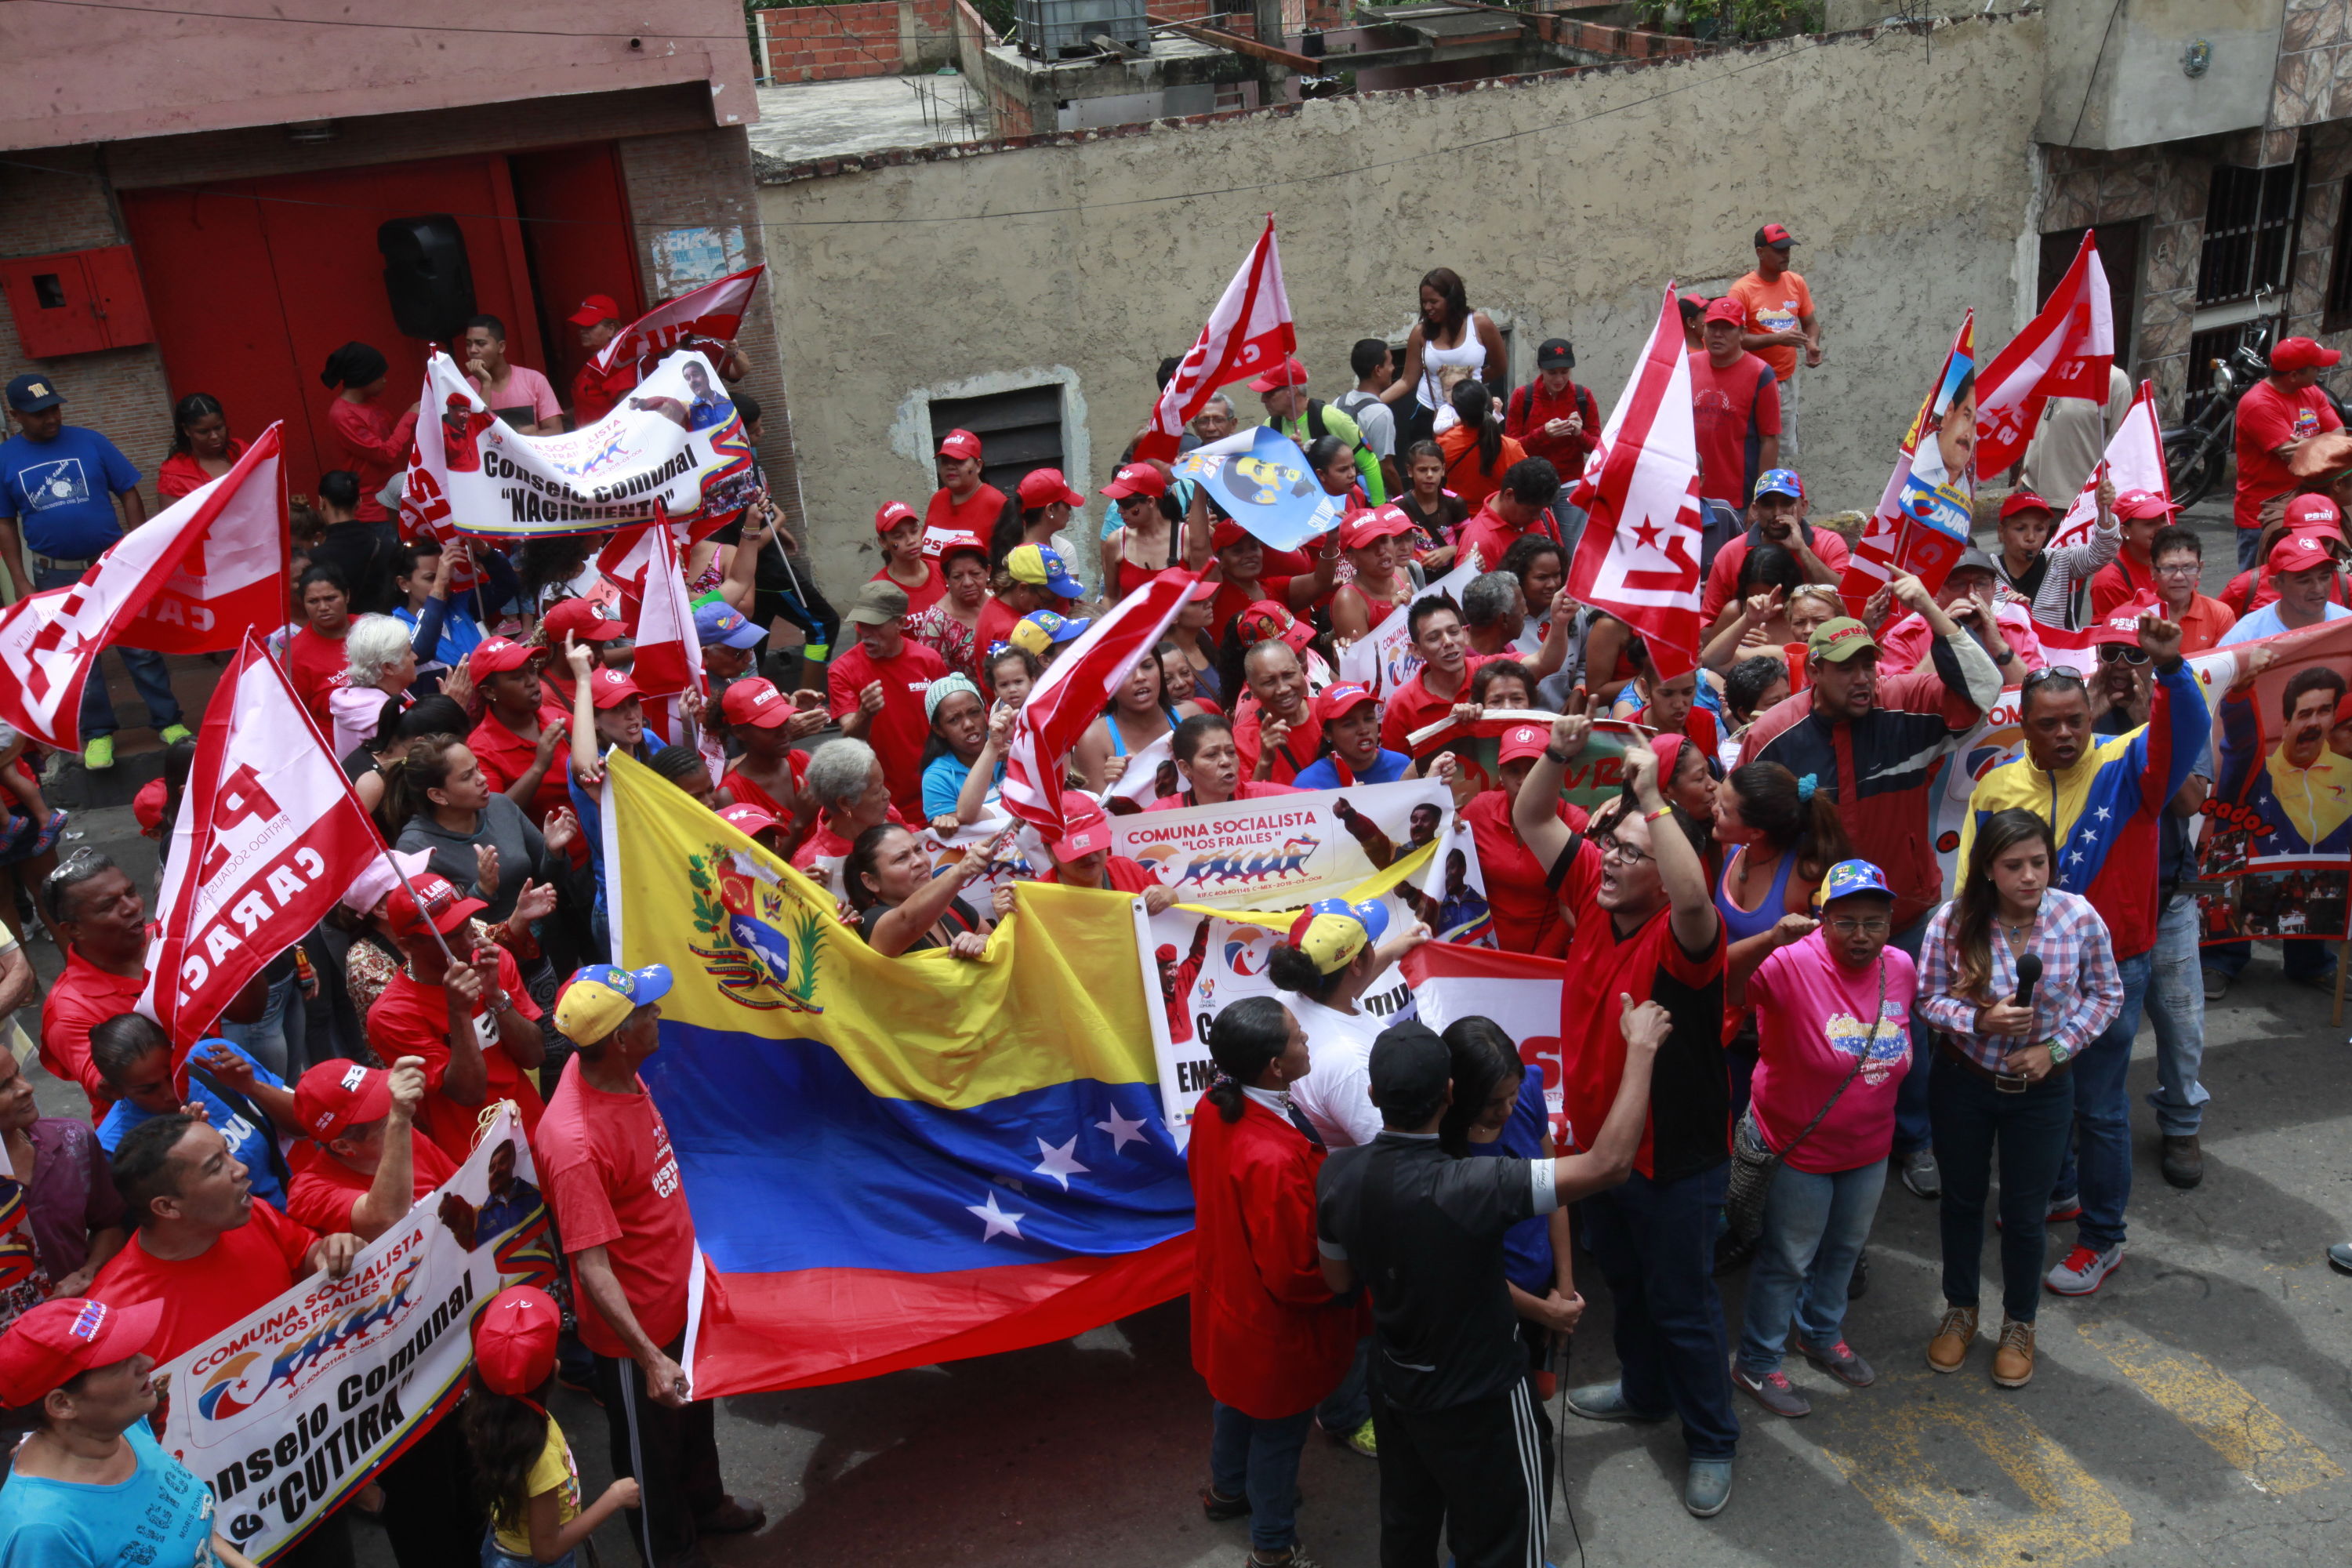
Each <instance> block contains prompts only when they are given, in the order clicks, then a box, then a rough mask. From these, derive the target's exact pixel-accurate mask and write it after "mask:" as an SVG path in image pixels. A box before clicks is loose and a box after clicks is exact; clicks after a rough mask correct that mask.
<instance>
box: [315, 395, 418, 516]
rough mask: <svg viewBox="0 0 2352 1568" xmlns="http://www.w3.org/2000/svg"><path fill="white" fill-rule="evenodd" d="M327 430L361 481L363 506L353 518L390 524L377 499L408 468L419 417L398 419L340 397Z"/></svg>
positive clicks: (331, 406)
mask: <svg viewBox="0 0 2352 1568" xmlns="http://www.w3.org/2000/svg"><path fill="white" fill-rule="evenodd" d="M327 428H328V429H330V430H331V431H333V432H334V434H335V439H336V440H337V441H338V442H340V443H341V456H342V458H343V462H344V464H345V466H347V467H349V468H350V469H351V470H352V474H353V475H354V476H355V477H356V478H357V479H359V481H360V500H359V505H358V506H356V507H354V508H352V516H353V517H354V518H356V519H358V520H359V521H362V522H388V521H391V520H392V513H390V512H388V511H386V510H384V509H383V502H382V501H380V500H376V499H375V498H376V495H377V493H378V492H379V491H381V490H382V489H383V487H384V486H386V485H388V484H390V483H391V482H392V476H393V475H394V474H396V473H399V472H400V471H401V470H403V469H404V468H407V467H408V448H409V446H410V444H411V443H412V442H414V441H415V438H416V415H415V412H414V411H413V410H412V411H411V412H409V413H406V414H401V415H394V413H393V412H392V410H390V409H389V408H385V407H383V406H382V405H378V404H373V403H353V402H352V401H351V400H350V399H348V398H344V397H337V398H336V399H335V400H334V401H333V402H332V403H331V404H329V405H327Z"/></svg>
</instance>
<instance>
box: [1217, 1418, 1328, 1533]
mask: <svg viewBox="0 0 2352 1568" xmlns="http://www.w3.org/2000/svg"><path fill="white" fill-rule="evenodd" d="M1211 1405H1212V1406H1213V1408H1212V1411H1211V1414H1210V1417H1209V1484H1210V1485H1212V1486H1213V1487H1215V1488H1216V1489H1217V1491H1218V1493H1219V1494H1220V1495H1221V1496H1224V1497H1245V1498H1247V1499H1249V1505H1250V1544H1251V1545H1252V1546H1254V1547H1255V1548H1256V1549H1257V1550H1258V1551H1259V1552H1265V1553H1268V1554H1271V1553H1273V1552H1287V1551H1288V1550H1289V1549H1290V1548H1291V1546H1292V1545H1293V1544H1294V1543H1296V1542H1297V1540H1298V1455H1299V1451H1300V1450H1301V1449H1303V1448H1304V1447H1307V1428H1308V1427H1310V1426H1314V1425H1315V1413H1314V1412H1313V1411H1312V1410H1302V1411H1300V1412H1299V1413H1298V1414H1297V1415H1285V1416H1283V1417H1282V1418H1280V1419H1279V1420H1275V1421H1264V1420H1260V1419H1259V1418H1258V1417H1256V1416H1255V1415H1243V1414H1242V1413H1241V1412H1240V1411H1238V1410H1236V1409H1234V1407H1233V1406H1232V1405H1220V1404H1216V1402H1214V1401H1212V1402H1211ZM1357 1425H1358V1426H1361V1425H1362V1423H1361V1422H1358V1423H1357Z"/></svg>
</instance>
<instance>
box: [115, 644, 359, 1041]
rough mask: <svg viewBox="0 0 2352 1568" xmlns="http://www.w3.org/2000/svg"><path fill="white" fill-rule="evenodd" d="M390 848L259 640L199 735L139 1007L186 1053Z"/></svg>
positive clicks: (224, 685) (225, 683)
mask: <svg viewBox="0 0 2352 1568" xmlns="http://www.w3.org/2000/svg"><path fill="white" fill-rule="evenodd" d="M383 852H384V850H383V838H382V837H379V836H378V834H377V833H376V828H375V823H374V822H373V820H371V819H370V817H369V816H368V814H367V812H366V810H365V809H364V808H363V807H362V806H361V805H360V803H359V798H358V797H357V796H356V795H352V787H351V783H350V781H349V780H348V779H347V778H346V777H345V776H344V774H343V770H342V767H341V764H340V763H337V762H336V761H335V759H334V757H333V756H332V755H331V754H330V752H328V750H327V743H326V742H325V741H324V740H323V739H322V738H321V737H320V734H319V731H318V727H317V726H316V725H314V724H312V723H311V721H310V715H309V714H308V713H306V712H305V711H303V708H302V704H301V702H300V701H299V700H297V699H296V697H295V695H294V689H293V688H292V687H291V686H289V685H288V684H287V680H286V676H285V674H284V672H283V671H281V670H280V669H279V668H278V665H277V663H276V662H275V661H274V660H272V659H271V658H270V657H269V655H268V651H267V650H266V649H264V648H263V647H262V646H261V644H260V642H259V641H258V640H257V639H256V638H254V637H247V638H246V639H245V642H244V646H243V647H242V648H241V649H240V650H239V651H238V654H237V657H236V659H235V660H234V661H233V662H232V663H231V664H230V665H229V668H227V669H226V671H225V672H223V674H222V677H221V683H220V685H219V686H218V687H217V688H215V690H214V692H213V699H212V701H211V703H210V704H209V705H208V706H207V707H206V708H205V722H204V728H203V730H202V731H199V732H198V734H197V737H196V760H195V765H194V767H193V768H192V769H190V771H189V773H188V784H187V790H186V793H185V794H184V795H183V796H182V797H181V801H180V816H179V820H178V821H177V822H175V823H174V824H173V827H172V852H171V856H170V858H169V859H168V861H167V862H166V864H165V866H164V868H163V891H162V894H161V896H160V898H159V899H158V900H157V908H156V928H157V931H158V935H157V937H156V939H155V941H154V942H152V944H151V945H150V946H149V948H148V950H147V990H146V993H145V994H143V995H142V996H141V997H140V999H139V1011H140V1012H142V1013H144V1014H146V1015H147V1016H149V1017H151V1018H152V1019H154V1020H155V1021H156V1022H157V1023H158V1024H161V1025H162V1026H163V1028H164V1030H165V1031H166V1032H167V1033H168V1034H170V1036H171V1037H172V1043H173V1047H174V1048H175V1051H177V1052H181V1053H184V1052H185V1050H186V1048H187V1047H189V1046H190V1045H191V1044H193V1043H194V1041H196V1040H198V1039H200V1038H202V1037H204V1036H205V1034H207V1033H209V1032H210V1031H211V1029H212V1027H213V1026H214V1025H215V1022H216V1021H217V1020H218V1019H219V1017H220V1016H221V1013H222V1011H223V1009H225V1008H226V1007H227V1005H229V1003H230V1001H231V1000H232V999H234V998H235V997H236V994H237V993H238V992H239V991H241V990H243V989H244V988H245V984H246V983H247V981H249V980H251V979H252V978H253V977H254V976H255V975H257V974H258V973H261V971H262V970H263V969H264V968H265V967H267V966H268V963H270V961H271V960H273V959H275V958H276V957H277V956H278V954H279V953H281V952H285V951H286V950H287V949H288V948H289V947H292V946H293V945H294V944H295V943H296V942H299V941H301V940H302V938H303V936H304V935H305V934H307V933H308V932H309V931H310V929H311V928H312V927H313V926H315V925H317V924H318V923H319V921H320V920H322V919H324V918H325V917H326V914H327V911H328V910H330V909H331V908H332V907H333V905H334V902H335V900H337V899H340V898H341V897H342V894H343V889H346V888H349V887H350V886H351V885H352V882H353V881H354V880H355V879H357V878H358V876H359V874H360V872H361V871H362V869H363V868H365V867H366V865H367V863H368V862H369V861H371V860H373V859H374V858H376V857H377V856H379V855H382V854H383Z"/></svg>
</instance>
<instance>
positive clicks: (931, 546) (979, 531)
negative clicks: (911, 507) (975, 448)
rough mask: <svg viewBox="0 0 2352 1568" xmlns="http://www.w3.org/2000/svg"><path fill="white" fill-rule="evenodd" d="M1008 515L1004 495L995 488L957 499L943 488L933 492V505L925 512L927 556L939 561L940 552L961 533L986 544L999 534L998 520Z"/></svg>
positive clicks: (986, 488)
mask: <svg viewBox="0 0 2352 1568" xmlns="http://www.w3.org/2000/svg"><path fill="white" fill-rule="evenodd" d="M1003 515H1004V492H1003V490H1001V489H997V488H996V487H995V486H994V485H990V484H983V485H982V486H981V487H980V488H979V489H976V490H974V491H972V492H971V494H970V495H968V496H966V497H964V498H963V500H961V501H959V500H955V499H954V498H952V497H951V496H950V495H949V494H948V492H947V489H946V488H945V487H944V486H943V487H941V488H940V489H935V490H933V491H932V492H931V502H930V504H929V506H927V507H925V508H924V509H923V553H924V554H925V555H928V556H929V557H930V558H931V559H932V560H934V561H937V560H938V559H939V558H940V548H941V546H943V545H944V544H945V543H946V542H947V541H948V539H949V538H950V537H951V536H953V535H955V534H959V533H970V534H976V535H978V536H979V538H980V541H981V542H982V543H983V544H985V543H986V542H988V540H989V537H990V536H991V535H992V534H993V533H995V531H996V520H997V519H998V518H1000V517H1003Z"/></svg>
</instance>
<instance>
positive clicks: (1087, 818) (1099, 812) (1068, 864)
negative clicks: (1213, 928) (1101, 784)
mask: <svg viewBox="0 0 2352 1568" xmlns="http://www.w3.org/2000/svg"><path fill="white" fill-rule="evenodd" d="M1045 853H1046V854H1048V855H1050V856H1052V857H1053V858H1054V864H1053V865H1052V867H1051V868H1048V869H1047V870H1046V871H1045V873H1044V874H1042V875H1041V876H1039V877H1038V879H1037V880H1039V881H1040V882H1055V883H1059V884H1061V885H1062V886H1064V887H1068V888H1105V889H1109V890H1111V891H1112V892H1117V893H1136V894H1140V895H1141V896H1142V899H1143V912H1144V913H1146V914H1150V915H1156V914H1158V913H1160V910H1164V909H1166V908H1167V907H1168V906H1169V905H1171V904H1172V903H1174V902H1175V901H1176V889H1173V888H1171V887H1167V886H1165V885H1164V884H1162V883H1161V881H1160V879H1159V878H1157V877H1155V876H1153V875H1152V874H1151V872H1150V869H1149V868H1147V867H1146V866H1145V865H1144V864H1143V862H1142V861H1140V860H1138V859H1136V858H1133V857H1132V856H1128V855H1114V854H1112V853H1111V852H1110V818H1109V817H1108V816H1105V815H1104V813H1103V808H1102V805H1101V804H1100V803H1099V802H1097V800H1096V799H1095V797H1094V796H1092V795H1087V794H1085V793H1084V792H1082V791H1079V790H1074V789H1066V790H1064V791H1063V792H1062V837H1059V838H1057V839H1055V840H1054V841H1053V842H1052V843H1050V844H1048V845H1046V846H1045Z"/></svg>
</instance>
